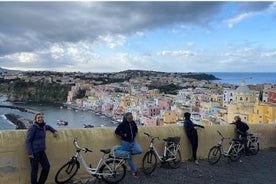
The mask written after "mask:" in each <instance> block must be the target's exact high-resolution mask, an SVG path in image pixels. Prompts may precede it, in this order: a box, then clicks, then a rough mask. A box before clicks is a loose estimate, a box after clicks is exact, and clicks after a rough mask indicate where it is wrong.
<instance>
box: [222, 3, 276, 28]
mask: <svg viewBox="0 0 276 184" xmlns="http://www.w3.org/2000/svg"><path fill="white" fill-rule="evenodd" d="M274 4H275V3H273V2H239V3H237V12H238V14H237V15H235V17H233V18H229V19H226V20H224V21H223V22H224V23H226V24H227V26H228V27H229V28H232V27H233V26H234V25H235V24H238V23H240V22H242V21H243V20H245V19H249V18H251V17H254V16H258V15H261V14H263V13H265V12H269V11H270V10H271V9H273V7H274Z"/></svg>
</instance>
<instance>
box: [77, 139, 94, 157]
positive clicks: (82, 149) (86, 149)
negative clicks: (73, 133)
mask: <svg viewBox="0 0 276 184" xmlns="http://www.w3.org/2000/svg"><path fill="white" fill-rule="evenodd" d="M73 144H74V146H75V148H76V149H77V150H81V151H84V152H85V153H86V152H92V150H90V149H88V148H81V147H80V146H79V144H78V139H77V138H74V141H73Z"/></svg>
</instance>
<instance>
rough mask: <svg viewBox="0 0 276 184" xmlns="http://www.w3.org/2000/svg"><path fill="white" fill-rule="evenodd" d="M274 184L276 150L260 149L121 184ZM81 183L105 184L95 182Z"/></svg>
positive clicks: (162, 170) (163, 168) (184, 165)
mask: <svg viewBox="0 0 276 184" xmlns="http://www.w3.org/2000/svg"><path fill="white" fill-rule="evenodd" d="M275 182H276V148H269V149H264V150H260V151H259V153H258V154H257V155H254V156H242V157H241V160H240V161H238V162H228V159H227V158H225V157H222V159H221V160H220V161H219V162H218V163H217V164H216V165H210V164H209V163H208V162H207V160H200V164H199V166H197V165H195V164H194V163H193V162H189V161H186V162H183V163H182V164H181V167H180V168H178V169H170V168H167V167H166V166H159V167H158V168H157V169H156V170H155V171H154V173H152V175H150V176H146V175H144V174H143V173H140V177H139V178H138V179H136V178H133V177H132V176H131V174H130V172H127V175H126V177H125V179H124V180H123V181H122V182H120V183H122V184H182V183H190V184H248V183H251V184H272V183H275ZM81 183H87V184H88V183H91V184H92V183H94V184H98V183H104V182H103V181H102V182H100V181H97V180H96V179H94V178H93V179H87V180H85V179H84V180H82V181H79V182H78V184H81Z"/></svg>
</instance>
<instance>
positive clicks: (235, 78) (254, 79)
mask: <svg viewBox="0 0 276 184" xmlns="http://www.w3.org/2000/svg"><path fill="white" fill-rule="evenodd" d="M206 73H208V74H212V75H214V76H215V77H217V78H219V79H220V80H213V82H215V83H221V84H222V83H226V84H234V85H240V84H241V81H242V80H245V83H246V84H247V85H257V84H265V83H271V84H276V72H275V73H274V72H213V73H212V72H206Z"/></svg>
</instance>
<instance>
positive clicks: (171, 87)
mask: <svg viewBox="0 0 276 184" xmlns="http://www.w3.org/2000/svg"><path fill="white" fill-rule="evenodd" d="M148 88H149V90H151V89H159V90H160V93H166V94H172V95H176V94H177V93H178V90H180V89H183V87H180V86H177V85H175V84H168V85H163V86H155V85H149V86H148Z"/></svg>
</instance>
